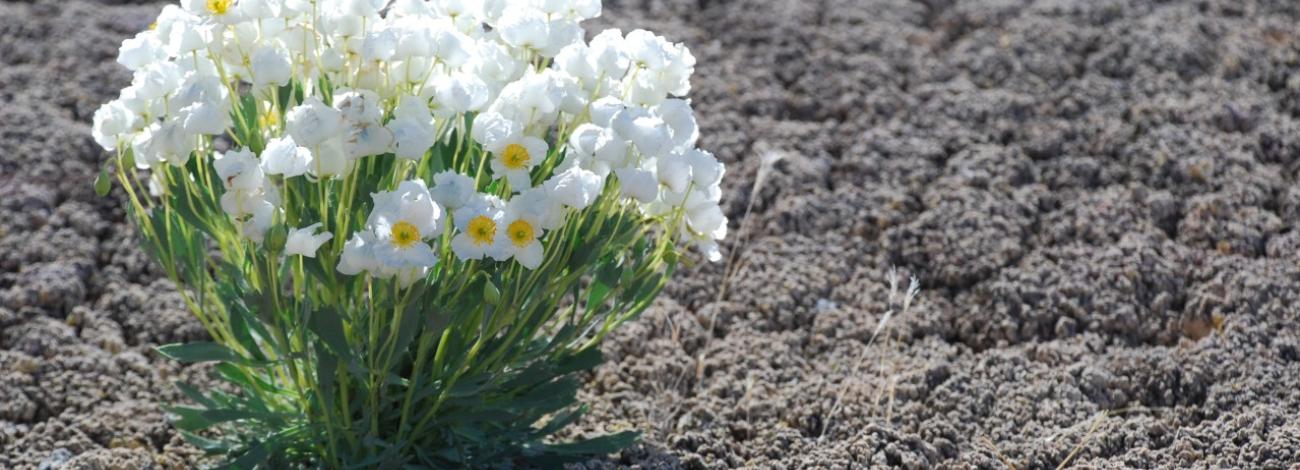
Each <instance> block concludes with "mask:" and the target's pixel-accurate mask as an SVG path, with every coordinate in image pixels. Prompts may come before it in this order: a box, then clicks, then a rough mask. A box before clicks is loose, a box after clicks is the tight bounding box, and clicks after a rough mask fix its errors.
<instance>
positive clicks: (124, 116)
mask: <svg viewBox="0 0 1300 470" xmlns="http://www.w3.org/2000/svg"><path fill="white" fill-rule="evenodd" d="M139 120H140V119H139V117H138V116H136V114H135V113H134V112H132V111H131V110H130V109H128V108H127V107H126V105H125V104H123V103H122V101H121V100H113V101H109V102H108V103H105V104H104V105H103V106H100V107H99V109H97V110H95V117H94V125H93V126H92V127H91V130H90V132H91V135H92V136H93V137H94V138H95V143H97V144H99V146H100V147H103V148H104V150H113V149H114V148H116V147H117V143H118V140H119V139H121V138H122V135H123V134H126V133H127V132H130V131H131V129H132V128H134V127H135V126H136V123H137V122H139Z"/></svg>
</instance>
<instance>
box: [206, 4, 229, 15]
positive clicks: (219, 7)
mask: <svg viewBox="0 0 1300 470" xmlns="http://www.w3.org/2000/svg"><path fill="white" fill-rule="evenodd" d="M232 3H235V0H208V3H207V7H208V11H210V12H212V14H214V15H224V14H226V12H227V11H229V10H230V5H231V4H232Z"/></svg>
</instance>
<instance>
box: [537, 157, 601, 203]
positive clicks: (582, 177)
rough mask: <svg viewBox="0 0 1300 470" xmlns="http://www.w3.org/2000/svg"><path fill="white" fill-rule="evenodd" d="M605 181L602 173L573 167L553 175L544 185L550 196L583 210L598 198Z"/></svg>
mask: <svg viewBox="0 0 1300 470" xmlns="http://www.w3.org/2000/svg"><path fill="white" fill-rule="evenodd" d="M604 183H605V182H604V179H602V178H601V177H600V175H597V174H596V173H593V172H591V171H588V170H585V169H582V168H578V167H573V168H569V169H567V170H564V172H562V173H559V174H557V175H555V176H553V177H551V179H550V180H547V182H546V184H545V186H544V187H545V188H546V194H547V196H548V197H549V198H551V199H554V200H555V201H557V202H559V203H561V204H564V205H566V206H569V207H571V208H574V209H577V210H582V209H586V208H587V206H589V205H591V203H592V202H594V201H595V200H596V197H597V196H599V195H600V191H601V189H602V188H603V186H604Z"/></svg>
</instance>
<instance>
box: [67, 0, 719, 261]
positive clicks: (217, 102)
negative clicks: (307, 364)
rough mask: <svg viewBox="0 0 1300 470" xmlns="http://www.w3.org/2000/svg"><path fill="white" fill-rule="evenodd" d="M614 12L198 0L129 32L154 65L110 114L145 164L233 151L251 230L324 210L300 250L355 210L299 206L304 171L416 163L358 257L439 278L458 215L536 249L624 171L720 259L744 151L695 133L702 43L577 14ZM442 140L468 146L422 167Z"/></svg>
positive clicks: (352, 236)
mask: <svg viewBox="0 0 1300 470" xmlns="http://www.w3.org/2000/svg"><path fill="white" fill-rule="evenodd" d="M600 12H601V6H600V2H599V1H598V0H485V1H477V0H433V1H423V0H394V1H389V0H184V1H182V2H181V5H180V6H175V5H169V6H167V7H165V8H164V9H163V11H162V13H161V14H160V15H159V16H158V19H157V22H156V23H155V24H154V25H153V26H151V28H150V29H149V30H147V31H144V32H141V33H139V34H138V35H136V36H135V37H133V38H130V39H127V40H126V41H124V42H123V44H122V47H121V51H120V54H119V56H118V62H120V63H121V64H122V65H124V66H126V67H128V68H129V69H131V70H132V71H134V78H133V80H132V82H131V85H130V86H129V87H127V88H125V89H123V90H122V92H121V96H120V97H119V98H118V99H116V100H113V101H111V102H109V103H107V104H105V105H104V106H103V107H102V108H100V109H99V110H98V112H96V113H95V116H94V128H93V133H94V137H95V139H96V141H97V142H98V143H99V144H100V145H102V146H103V147H104V148H105V149H108V150H116V151H118V152H119V153H122V152H129V153H130V154H131V155H132V156H133V161H134V164H135V165H136V166H137V167H139V168H141V169H150V168H155V169H156V168H158V167H160V166H164V165H172V166H184V165H186V164H187V163H188V162H189V161H190V160H191V159H192V158H196V156H197V158H204V156H205V155H213V158H212V161H211V165H213V167H214V168H215V170H216V173H217V175H218V176H219V178H220V181H221V182H222V184H223V188H222V189H223V190H224V194H223V195H222V196H221V199H220V201H221V208H222V209H223V210H224V211H225V213H226V214H227V215H228V216H229V217H230V218H231V220H232V221H233V223H234V226H235V227H237V228H238V229H239V233H241V234H242V235H243V236H245V237H247V238H249V239H251V240H253V241H255V242H260V241H261V240H262V239H263V238H264V236H265V234H266V232H267V231H268V229H269V228H270V227H272V226H276V225H289V226H290V227H293V226H304V227H303V228H300V229H296V230H295V231H294V235H295V237H294V241H295V242H296V243H294V244H293V246H292V247H293V250H290V251H291V252H293V253H294V254H302V255H304V256H314V254H315V251H316V248H318V247H319V246H321V245H323V244H324V243H325V242H326V241H328V240H329V239H330V238H331V237H333V236H334V234H332V233H329V232H328V231H326V232H325V233H321V234H320V235H316V234H315V233H316V232H317V231H319V230H322V229H331V230H338V229H343V230H347V229H348V227H346V226H340V225H337V224H333V225H332V224H330V223H328V222H327V221H322V220H303V219H304V217H301V216H300V215H298V214H290V213H288V212H286V210H285V209H284V208H283V207H282V204H281V202H282V201H281V199H282V195H283V194H284V193H285V188H286V186H287V185H288V184H289V183H288V182H290V181H292V180H295V179H304V180H305V181H307V182H309V183H310V184H317V185H319V184H327V183H328V182H331V181H346V180H347V179H349V178H352V177H356V175H357V174H358V173H359V172H358V170H357V169H358V166H360V165H366V164H367V163H366V162H367V161H368V160H369V159H392V160H395V161H397V162H399V164H396V165H394V166H393V168H394V171H393V174H394V175H400V176H402V177H403V178H402V179H401V180H397V179H390V181H392V183H391V184H392V186H389V187H388V188H377V189H388V190H381V191H377V192H375V193H374V194H373V195H372V203H373V209H372V212H371V213H370V214H369V216H368V217H367V218H366V220H365V224H364V226H363V227H361V228H360V230H355V231H352V232H351V233H348V234H346V240H347V241H346V243H344V244H343V245H342V252H341V253H340V254H339V256H338V263H337V270H338V271H339V272H342V273H345V274H358V273H362V272H366V273H369V274H371V275H376V276H381V277H391V276H400V277H401V278H404V279H408V280H414V279H417V278H420V277H422V275H423V274H424V273H426V272H427V270H428V269H430V268H431V267H433V266H435V265H436V264H437V262H438V251H439V250H437V249H436V245H437V240H440V239H441V238H442V237H443V236H444V235H446V236H447V237H449V238H450V240H451V242H450V249H451V252H453V253H454V255H455V256H456V257H458V258H460V259H462V260H480V259H491V260H496V261H505V260H511V259H513V260H515V261H517V262H518V263H519V264H521V265H523V266H524V267H526V268H529V269H533V268H536V267H537V266H538V265H539V264H541V263H542V262H543V259H544V257H545V253H543V248H542V245H541V244H540V243H539V240H541V239H543V238H544V237H545V236H546V234H547V233H548V231H554V230H557V229H559V228H560V227H561V226H562V225H563V224H564V223H565V220H566V217H567V215H568V214H569V213H571V212H573V211H580V210H583V209H585V208H587V207H589V206H590V205H592V204H593V203H594V202H596V201H597V200H598V199H599V197H600V196H601V194H603V193H604V192H606V191H610V192H613V193H616V194H617V195H618V196H619V197H620V198H622V199H623V200H625V201H631V202H632V203H633V204H636V206H637V207H639V209H640V211H641V212H642V213H643V214H644V215H645V216H647V217H652V218H659V219H661V220H664V221H666V224H665V226H666V227H668V228H669V229H671V230H674V231H676V232H678V233H676V234H674V235H672V236H674V237H677V238H676V239H678V240H681V241H684V242H689V243H693V244H694V245H695V246H697V247H699V248H700V249H701V250H702V251H703V252H704V253H705V254H706V255H707V256H708V257H709V258H710V259H712V260H717V259H718V258H719V254H718V249H717V240H719V239H721V238H723V237H725V235H726V230H727V223H726V217H725V216H724V215H723V212H722V211H721V209H720V208H719V205H718V202H719V199H720V196H721V190H720V186H719V184H720V181H721V179H722V175H723V172H724V167H723V165H722V164H721V163H719V162H718V160H717V159H716V158H714V156H713V155H712V154H710V153H709V152H707V151H704V150H700V149H697V148H696V147H695V143H696V140H697V138H698V136H699V129H698V126H697V125H696V121H695V117H694V113H693V111H692V109H691V104H690V101H689V100H687V99H685V98H684V96H685V95H686V94H687V93H689V91H690V76H691V74H692V72H693V71H694V67H695V58H694V56H692V55H691V53H690V51H689V50H687V49H686V48H685V47H684V46H683V45H681V44H677V43H672V42H670V41H668V40H666V39H665V38H663V37H662V36H657V35H654V34H653V33H650V32H648V31H644V30H635V31H631V32H629V33H627V34H624V33H623V32H621V31H619V30H613V29H612V30H606V31H604V32H601V33H599V34H597V35H595V36H594V37H592V38H591V40H590V41H587V40H586V39H585V38H584V32H583V29H582V28H581V27H580V26H579V24H580V23H581V22H582V21H583V20H586V19H589V18H592V17H595V16H598V15H599V14H600ZM230 138H234V140H235V141H234V142H233V143H231V142H228V141H227V140H228V139H230ZM440 144H441V145H444V146H446V147H448V148H452V149H454V151H455V153H454V154H453V155H452V157H451V159H450V160H449V161H450V162H451V163H453V165H451V166H450V168H446V167H444V168H441V170H442V171H436V172H434V171H428V172H423V171H420V169H423V168H428V167H437V165H429V164H428V162H429V160H430V159H433V158H438V156H436V155H434V152H433V149H434V148H435V147H436V146H438V145H440ZM223 147H226V148H227V149H226V150H225V151H224V152H219V151H217V149H219V148H223ZM400 162H410V164H409V165H408V164H400ZM410 169H415V171H414V172H415V175H410V174H409V170H410ZM155 178H157V176H155ZM156 183H157V184H155V187H156V188H159V189H160V190H161V191H162V192H165V191H166V184H164V182H156ZM172 184H175V182H172ZM342 187H344V188H347V187H348V186H347V185H346V184H344V185H343V186H342ZM331 188H333V186H331ZM302 196H303V197H309V196H310V193H309V194H304V195H302ZM286 197H287V196H286ZM307 222H312V223H311V224H308V223H307ZM322 222H325V224H324V225H323V226H322V225H321V223H322ZM444 226H445V227H446V229H445V230H444ZM308 241H310V243H309V242H308Z"/></svg>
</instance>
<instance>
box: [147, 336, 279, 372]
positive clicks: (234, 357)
mask: <svg viewBox="0 0 1300 470" xmlns="http://www.w3.org/2000/svg"><path fill="white" fill-rule="evenodd" d="M157 350H158V353H159V354H162V355H163V356H166V357H167V358H170V359H172V360H176V361H180V362H209V361H222V362H229V363H233V364H243V365H250V366H253V365H261V364H262V363H260V362H259V361H254V360H251V359H248V358H245V357H243V356H240V355H239V354H236V353H235V352H234V351H231V350H230V348H227V347H225V346H222V345H220V344H217V343H213V342H210V341H200V342H196V343H184V344H181V343H176V344H168V345H165V346H159V347H158V348H157Z"/></svg>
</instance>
